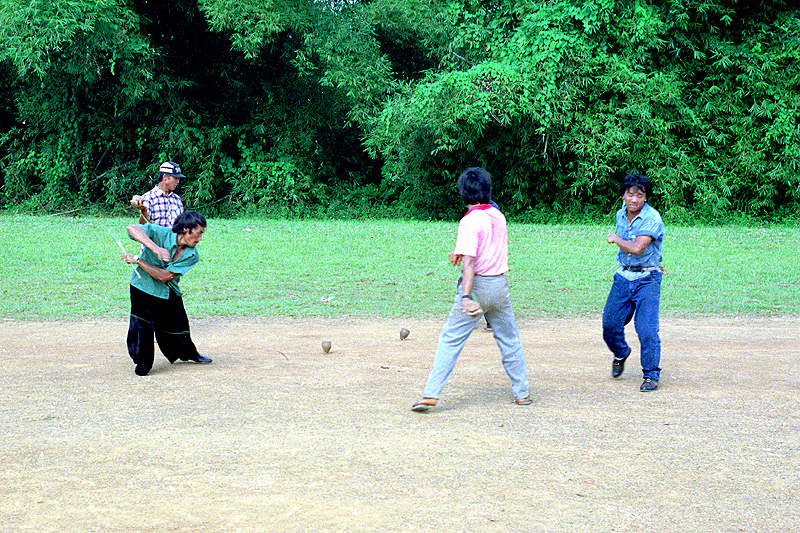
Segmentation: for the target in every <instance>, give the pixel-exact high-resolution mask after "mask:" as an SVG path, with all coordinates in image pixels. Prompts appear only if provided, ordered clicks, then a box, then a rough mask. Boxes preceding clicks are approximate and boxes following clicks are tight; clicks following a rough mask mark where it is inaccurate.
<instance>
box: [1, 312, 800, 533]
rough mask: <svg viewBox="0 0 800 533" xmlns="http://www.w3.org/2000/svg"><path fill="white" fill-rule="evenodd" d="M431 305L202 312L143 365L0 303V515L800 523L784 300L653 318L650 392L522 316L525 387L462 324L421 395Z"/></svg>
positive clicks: (138, 520) (72, 522)
mask: <svg viewBox="0 0 800 533" xmlns="http://www.w3.org/2000/svg"><path fill="white" fill-rule="evenodd" d="M443 320H444V317H442V319H441V320H405V319H403V320H400V319H379V320H376V319H362V318H355V319H335V320H329V319H325V320H294V319H277V318H276V319H248V320H244V319H241V320H240V319H219V318H213V319H203V320H195V321H193V337H194V339H195V342H196V343H197V345H198V348H199V349H200V351H201V352H202V353H204V354H206V355H209V356H211V357H213V358H214V363H212V364H210V365H205V366H200V365H195V364H191V363H183V364H180V363H176V364H175V365H170V364H169V363H168V362H167V361H166V359H164V358H163V357H161V356H160V355H157V360H156V365H155V368H154V369H153V372H152V373H151V375H149V376H147V377H144V378H141V377H137V376H136V375H134V373H133V364H132V362H131V361H130V359H129V358H128V356H127V353H126V350H125V342H124V341H125V333H126V330H127V323H126V321H124V320H123V321H90V322H75V323H71V322H69V323H65V322H47V323H42V322H19V321H9V320H6V321H2V322H0V361H1V362H2V383H3V385H2V387H1V388H0V430H1V431H0V447H2V467H1V468H0V530H2V531H5V532H28V531H30V532H36V533H40V532H51V531H52V532H73V531H75V532H83V531H98V532H150V531H158V532H162V531H163V532H166V531H174V532H193V533H205V532H238V531H241V532H262V531H276V532H278V531H280V532H305V531H309V532H342V531H354V532H362V531H363V532H373V531H374V532H392V531H398V532H406V531H408V532H411V531H417V532H462V531H463V532H484V531H485V532H554V533H557V532H571V531H580V532H634V531H636V532H656V531H658V532H676V533H677V532H680V533H701V532H702V533H708V532H740V531H743V532H770V533H787V532H800V416H799V415H798V407H799V406H800V401H799V400H798V393H800V372H798V366H799V365H798V361H797V358H798V354H800V320H798V319H768V318H760V319H695V320H689V319H664V320H663V321H662V344H663V356H662V366H663V368H664V371H663V373H662V380H661V387H660V388H659V390H657V391H655V392H652V393H640V392H639V390H638V389H639V384H640V383H641V371H640V369H639V368H638V357H631V359H629V362H628V368H627V369H626V373H625V374H624V375H623V377H622V378H621V379H619V380H613V379H612V378H611V376H610V355H608V354H607V352H606V350H605V347H604V345H603V343H602V339H601V336H600V324H599V320H577V319H564V320H531V321H521V322H520V329H521V331H522V335H523V344H524V346H525V349H526V355H527V359H528V377H529V379H530V381H531V386H532V389H531V390H532V393H533V397H534V403H533V405H531V406H528V407H520V406H516V405H512V403H511V401H512V396H511V392H510V387H509V384H508V380H507V378H506V376H505V374H504V372H503V370H502V367H501V365H500V362H499V354H498V351H497V347H496V346H495V344H494V342H493V339H492V335H491V334H490V333H487V332H484V331H482V330H476V331H475V332H474V333H473V335H472V337H471V338H470V340H469V342H468V343H467V347H466V349H465V351H464V353H463V355H462V357H461V359H460V360H459V362H458V365H457V366H456V370H455V372H454V374H453V376H452V378H451V379H450V381H449V383H448V385H447V386H446V387H445V390H444V394H443V397H442V400H443V401H441V402H440V404H439V407H438V408H436V409H435V410H433V411H431V412H429V413H424V414H420V413H414V412H412V411H410V409H409V408H410V406H411V404H412V402H413V401H414V400H416V399H418V396H419V395H420V393H421V391H422V387H423V385H424V381H425V379H426V377H427V374H428V371H429V370H430V366H431V362H432V359H433V350H434V347H435V345H436V341H437V338H438V335H439V332H440V331H441V327H442V325H443ZM401 327H406V328H408V329H410V330H411V335H410V336H409V338H408V339H406V340H405V341H400V340H399V333H398V332H399V330H400V328H401ZM629 336H631V337H633V338H634V339H635V334H634V333H633V330H632V328H631V329H629ZM323 340H330V341H332V343H333V350H332V351H331V353H330V354H327V355H325V354H323V353H322V350H321V349H320V343H321V341H323ZM634 355H635V356H638V349H635V350H634Z"/></svg>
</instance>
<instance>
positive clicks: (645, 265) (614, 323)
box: [603, 174, 664, 392]
mask: <svg viewBox="0 0 800 533" xmlns="http://www.w3.org/2000/svg"><path fill="white" fill-rule="evenodd" d="M620 192H621V193H622V199H623V201H624V202H625V206H624V207H623V208H622V209H620V210H619V211H618V212H617V231H616V233H609V234H608V237H606V241H607V242H608V243H609V244H616V245H617V246H618V247H619V254H618V255H617V259H618V260H619V269H617V272H616V273H615V274H614V282H613V284H612V285H611V292H609V294H608V299H607V300H606V305H605V308H604V309H603V340H604V341H605V342H606V345H608V348H609V350H611V353H612V354H614V361H613V363H612V365H611V375H612V377H615V378H618V377H620V376H621V375H622V372H623V371H624V370H625V360H626V359H627V358H628V356H629V355H630V354H631V348H630V347H629V346H628V344H627V343H626V342H625V325H626V324H628V323H629V322H630V321H631V318H633V319H634V325H635V327H636V333H637V335H638V336H639V344H640V345H641V364H642V373H643V374H644V381H643V382H642V385H641V387H640V388H639V390H641V391H642V392H648V391H653V390H656V389H657V388H658V380H659V377H660V372H661V369H660V368H659V366H658V365H659V362H660V360H661V339H660V338H659V336H658V307H659V303H660V301H661V277H662V272H663V268H662V267H661V259H662V257H661V245H662V243H663V242H664V222H663V221H662V220H661V215H659V214H658V211H656V210H655V209H654V208H653V207H652V206H650V204H648V203H647V199H648V198H649V197H650V196H651V194H652V193H653V185H652V183H651V182H650V178H648V177H647V176H642V175H639V174H632V175H629V176H626V177H625V179H624V180H623V181H622V185H621V186H620Z"/></svg>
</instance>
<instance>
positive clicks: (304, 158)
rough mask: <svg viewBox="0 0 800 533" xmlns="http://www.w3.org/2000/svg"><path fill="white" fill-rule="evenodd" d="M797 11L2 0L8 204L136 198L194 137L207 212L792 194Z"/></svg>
mask: <svg viewBox="0 0 800 533" xmlns="http://www.w3.org/2000/svg"><path fill="white" fill-rule="evenodd" d="M799 62H800V14H798V12H797V11H796V10H795V9H794V8H793V7H791V5H790V3H789V2H784V1H777V2H769V1H763V2H737V1H735V0H688V1H678V0H664V1H651V2H645V1H643V0H625V1H621V0H620V1H614V0H589V1H585V2H584V1H581V2H577V1H575V0H551V1H522V2H520V1H517V0H491V1H478V0H372V1H369V2H366V1H364V2H358V1H355V2H342V1H338V0H331V1H329V2H319V1H314V0H284V1H280V0H272V1H269V0H240V1H237V2H232V1H230V0H176V1H175V2H168V3H167V2H163V3H162V2H153V1H148V0H127V1H125V0H94V1H92V2H89V1H88V0H61V1H59V2H51V1H49V0H26V1H24V2H23V1H22V0H7V1H5V2H3V3H2V5H0V80H1V81H2V84H1V85H0V207H4V208H16V209H20V210H24V211H44V212H54V211H61V210H69V209H84V210H86V209H91V210H94V211H97V212H108V211H111V212H113V211H117V210H119V209H122V208H123V207H124V206H125V205H126V203H127V199H128V198H129V197H130V195H131V194H132V193H136V192H139V193H141V192H144V190H146V189H147V188H150V187H151V186H152V184H153V183H152V178H153V175H154V174H155V168H156V166H157V165H158V164H159V163H160V162H161V161H162V160H164V159H172V160H175V161H178V162H179V163H180V164H181V165H182V167H183V168H184V171H185V173H187V175H188V176H189V178H190V179H187V180H184V183H183V184H182V196H183V198H184V201H185V203H186V204H187V205H188V206H191V207H194V208H197V209H201V210H202V211H204V212H206V213H208V214H210V215H221V216H227V215H234V214H241V213H246V214H256V213H260V214H270V215H279V216H281V215H282V216H297V215H303V216H323V217H354V216H401V217H415V218H425V219H427V218H449V217H452V216H454V215H456V214H457V213H458V212H459V208H458V204H459V202H458V201H457V198H456V197H455V192H454V188H453V182H454V179H455V177H456V176H457V174H458V173H459V172H460V171H461V170H463V168H464V167H466V166H472V165H482V166H486V167H487V168H488V169H489V170H490V171H491V172H492V174H493V175H494V177H495V192H496V199H497V201H498V202H499V203H500V204H501V205H502V206H503V208H504V210H505V211H506V212H507V213H508V214H509V215H511V216H512V217H514V218H516V219H517V220H529V221H542V220H552V219H554V218H562V219H563V218H564V217H576V218H580V217H589V218H592V217H597V216H598V215H602V214H606V213H608V212H610V211H612V210H613V209H614V206H615V205H617V203H616V200H615V197H616V196H617V191H616V184H617V183H618V181H619V178H620V177H621V176H622V175H623V174H624V173H625V172H629V171H638V172H643V173H647V174H648V175H650V176H651V177H652V178H653V179H654V181H655V183H656V198H654V199H653V203H654V204H656V205H657V207H658V208H659V209H660V210H661V211H662V213H663V214H664V215H665V218H667V219H668V220H675V221H681V222H693V221H697V220H702V221H714V220H729V219H730V218H732V217H749V218H759V219H763V220H774V219H776V218H781V217H796V216H797V215H798V214H800V209H798V205H800V204H798V200H800V198H798V195H800V125H799V123H798V116H800V69H799V68H798V64H799Z"/></svg>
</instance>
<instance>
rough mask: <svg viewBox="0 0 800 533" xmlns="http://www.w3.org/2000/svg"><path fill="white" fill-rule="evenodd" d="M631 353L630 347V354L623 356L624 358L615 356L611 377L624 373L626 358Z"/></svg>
mask: <svg viewBox="0 0 800 533" xmlns="http://www.w3.org/2000/svg"><path fill="white" fill-rule="evenodd" d="M630 355H631V349H630V348H628V355H626V356H625V357H623V358H622V359H617V358H616V357H615V358H614V362H613V363H611V377H612V378H618V377H620V376H621V375H622V373H623V372H624V371H625V360H626V359H627V358H628V357H629V356H630Z"/></svg>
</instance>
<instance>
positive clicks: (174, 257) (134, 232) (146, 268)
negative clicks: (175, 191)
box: [120, 211, 211, 376]
mask: <svg viewBox="0 0 800 533" xmlns="http://www.w3.org/2000/svg"><path fill="white" fill-rule="evenodd" d="M127 229H128V235H129V236H130V238H131V239H133V240H134V241H136V242H138V243H140V244H141V245H142V256H141V257H139V256H137V255H133V254H128V253H125V254H122V255H121V256H120V258H121V259H122V260H123V261H124V262H126V263H128V264H131V265H136V271H135V272H134V273H133V275H132V276H131V289H130V290H131V317H130V324H129V326H128V341H127V342H128V354H129V355H130V356H131V359H133V362H134V363H135V364H136V368H135V370H134V371H135V372H136V374H137V375H139V376H146V375H147V374H148V372H150V369H152V368H153V359H154V354H155V348H154V345H153V335H155V339H156V340H157V341H158V347H159V348H160V349H161V352H162V353H163V354H164V356H165V357H166V358H167V359H168V360H169V362H170V363H174V362H175V361H177V360H178V359H180V360H181V361H194V362H196V363H210V362H211V358H209V357H205V356H203V355H200V354H199V353H198V352H197V348H195V345H194V343H193V342H192V337H191V335H190V333H189V318H188V317H187V316H186V309H185V308H184V306H183V298H182V295H181V290H180V287H179V285H178V283H179V282H180V279H181V276H182V275H184V274H186V273H187V272H188V271H189V270H190V269H191V268H192V267H193V266H194V265H196V264H197V262H198V261H199V260H200V255H199V254H198V253H197V250H196V248H195V247H196V246H197V243H199V242H200V240H201V239H202V238H203V232H204V231H205V230H206V219H205V217H203V215H201V214H199V213H197V212H196V211H184V212H183V213H181V214H180V215H178V218H176V219H175V222H174V224H173V225H172V228H167V227H163V226H158V225H155V224H150V223H147V224H143V225H142V224H131V225H130V226H128V228H127Z"/></svg>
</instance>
